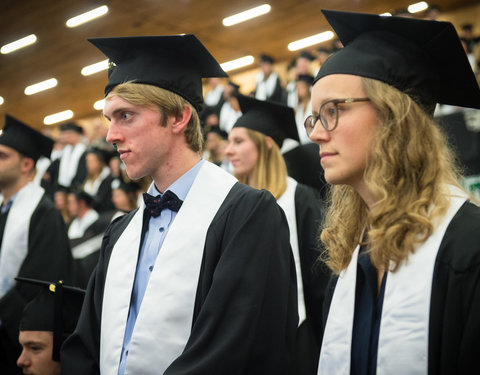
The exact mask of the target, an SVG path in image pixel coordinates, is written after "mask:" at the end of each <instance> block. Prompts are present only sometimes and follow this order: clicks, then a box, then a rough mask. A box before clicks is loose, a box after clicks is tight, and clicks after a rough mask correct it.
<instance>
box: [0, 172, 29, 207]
mask: <svg viewBox="0 0 480 375" xmlns="http://www.w3.org/2000/svg"><path fill="white" fill-rule="evenodd" d="M28 182H29V181H28V180H24V179H22V178H19V179H18V180H17V181H16V183H14V184H12V185H10V186H8V187H4V188H3V189H2V190H1V193H2V196H3V203H5V202H7V201H8V200H9V199H10V198H12V197H13V196H14V195H15V194H17V193H18V191H19V190H20V189H22V188H23V187H24V186H25V185H27V184H28Z"/></svg>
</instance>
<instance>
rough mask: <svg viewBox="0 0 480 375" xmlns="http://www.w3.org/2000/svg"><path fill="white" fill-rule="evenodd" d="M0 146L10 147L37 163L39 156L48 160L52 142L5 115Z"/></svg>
mask: <svg viewBox="0 0 480 375" xmlns="http://www.w3.org/2000/svg"><path fill="white" fill-rule="evenodd" d="M0 144H2V145H5V146H8V147H11V148H13V149H14V150H17V151H18V152H20V153H21V154H23V155H25V156H27V157H29V158H32V159H33V160H35V161H37V160H38V159H39V158H40V156H45V157H47V158H50V154H51V153H52V147H53V140H52V139H50V138H48V137H46V136H44V135H43V134H42V133H40V132H38V131H37V130H35V129H33V128H31V127H30V126H28V125H25V124H24V123H23V122H21V121H19V120H17V119H16V118H14V117H12V116H10V115H5V126H4V127H3V132H2V134H1V135H0Z"/></svg>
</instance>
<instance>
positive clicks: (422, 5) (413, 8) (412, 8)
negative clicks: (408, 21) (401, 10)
mask: <svg viewBox="0 0 480 375" xmlns="http://www.w3.org/2000/svg"><path fill="white" fill-rule="evenodd" d="M427 8H428V4H427V3H426V2H425V1H420V2H419V3H415V4H412V5H409V6H408V8H407V10H408V12H409V13H418V12H421V11H422V10H425V9H427Z"/></svg>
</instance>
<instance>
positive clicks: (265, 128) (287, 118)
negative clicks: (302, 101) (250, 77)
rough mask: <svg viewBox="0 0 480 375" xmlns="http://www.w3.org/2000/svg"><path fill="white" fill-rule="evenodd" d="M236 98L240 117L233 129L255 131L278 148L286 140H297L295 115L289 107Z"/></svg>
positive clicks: (253, 99) (240, 96)
mask: <svg viewBox="0 0 480 375" xmlns="http://www.w3.org/2000/svg"><path fill="white" fill-rule="evenodd" d="M237 98H238V103H239V104H240V110H241V111H242V116H241V117H239V118H238V120H237V122H236V123H235V124H234V125H233V127H234V128H238V127H242V128H247V129H251V130H256V131H257V132H260V133H262V134H264V135H267V136H269V137H271V138H272V139H273V140H274V141H275V143H276V144H277V145H278V147H281V146H282V144H283V141H284V140H285V139H286V138H291V139H294V140H296V141H298V140H299V138H298V131H297V125H296V122H295V113H294V111H293V109H292V108H291V107H288V106H286V105H283V104H280V103H275V102H271V101H266V100H258V99H255V98H251V97H249V96H245V95H238V96H237Z"/></svg>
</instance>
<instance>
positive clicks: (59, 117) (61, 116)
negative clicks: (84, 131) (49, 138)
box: [43, 109, 73, 125]
mask: <svg viewBox="0 0 480 375" xmlns="http://www.w3.org/2000/svg"><path fill="white" fill-rule="evenodd" d="M72 117H73V112H72V111H71V110H69V109H67V110H66V111H62V112H58V113H54V114H53V115H49V116H46V117H45V118H44V119H43V123H44V124H45V125H52V124H56V123H57V122H60V121H65V120H68V119H71V118H72Z"/></svg>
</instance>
